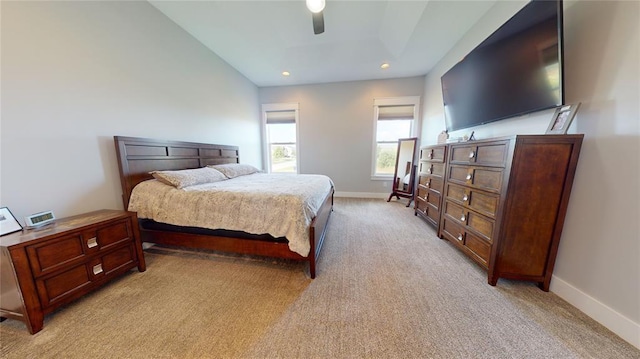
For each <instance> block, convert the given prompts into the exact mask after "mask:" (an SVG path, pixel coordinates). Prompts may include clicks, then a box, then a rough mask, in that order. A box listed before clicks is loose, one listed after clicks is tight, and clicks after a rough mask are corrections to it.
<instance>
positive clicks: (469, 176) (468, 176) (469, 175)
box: [465, 173, 473, 181]
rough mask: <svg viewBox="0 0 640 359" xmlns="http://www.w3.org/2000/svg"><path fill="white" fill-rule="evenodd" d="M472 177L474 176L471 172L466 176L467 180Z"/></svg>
mask: <svg viewBox="0 0 640 359" xmlns="http://www.w3.org/2000/svg"><path fill="white" fill-rule="evenodd" d="M472 177H473V176H472V175H471V173H469V174H468V175H467V177H465V178H466V179H467V181H469V180H470V179H471V178H472Z"/></svg>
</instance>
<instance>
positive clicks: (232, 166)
mask: <svg viewBox="0 0 640 359" xmlns="http://www.w3.org/2000/svg"><path fill="white" fill-rule="evenodd" d="M209 167H210V168H214V169H216V170H218V171H220V172H222V173H223V174H224V175H225V176H227V178H234V177H238V176H244V175H250V174H252V173H256V172H260V170H259V169H257V168H255V167H253V166H251V165H243V164H240V163H226V164H223V165H210V166H209Z"/></svg>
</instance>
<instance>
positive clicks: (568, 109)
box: [545, 102, 580, 135]
mask: <svg viewBox="0 0 640 359" xmlns="http://www.w3.org/2000/svg"><path fill="white" fill-rule="evenodd" d="M578 108H580V102H577V103H575V104H569V105H564V106H560V107H558V108H556V111H555V112H554V113H553V117H552V118H551V122H550V123H549V127H548V128H547V132H545V134H547V135H565V134H566V133H567V131H568V130H569V126H571V122H572V121H573V118H574V117H575V116H576V112H578Z"/></svg>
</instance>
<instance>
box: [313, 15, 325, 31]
mask: <svg viewBox="0 0 640 359" xmlns="http://www.w3.org/2000/svg"><path fill="white" fill-rule="evenodd" d="M311 16H312V18H313V33H314V34H316V35H318V34H322V33H323V32H324V15H322V11H320V12H319V13H311Z"/></svg>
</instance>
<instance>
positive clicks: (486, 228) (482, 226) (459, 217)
mask: <svg viewBox="0 0 640 359" xmlns="http://www.w3.org/2000/svg"><path fill="white" fill-rule="evenodd" d="M444 214H445V215H447V216H448V217H449V218H450V220H452V221H454V222H456V223H457V224H459V225H461V226H464V227H465V228H469V229H470V230H472V231H474V232H477V233H478V234H479V235H481V236H482V237H484V238H485V239H486V240H488V241H491V239H492V235H493V228H494V224H495V221H494V220H492V219H490V218H487V217H485V216H482V215H480V214H478V213H476V212H474V211H471V210H468V209H467V208H465V207H462V206H460V205H457V204H455V203H452V202H450V201H448V200H447V201H445V204H444Z"/></svg>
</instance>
